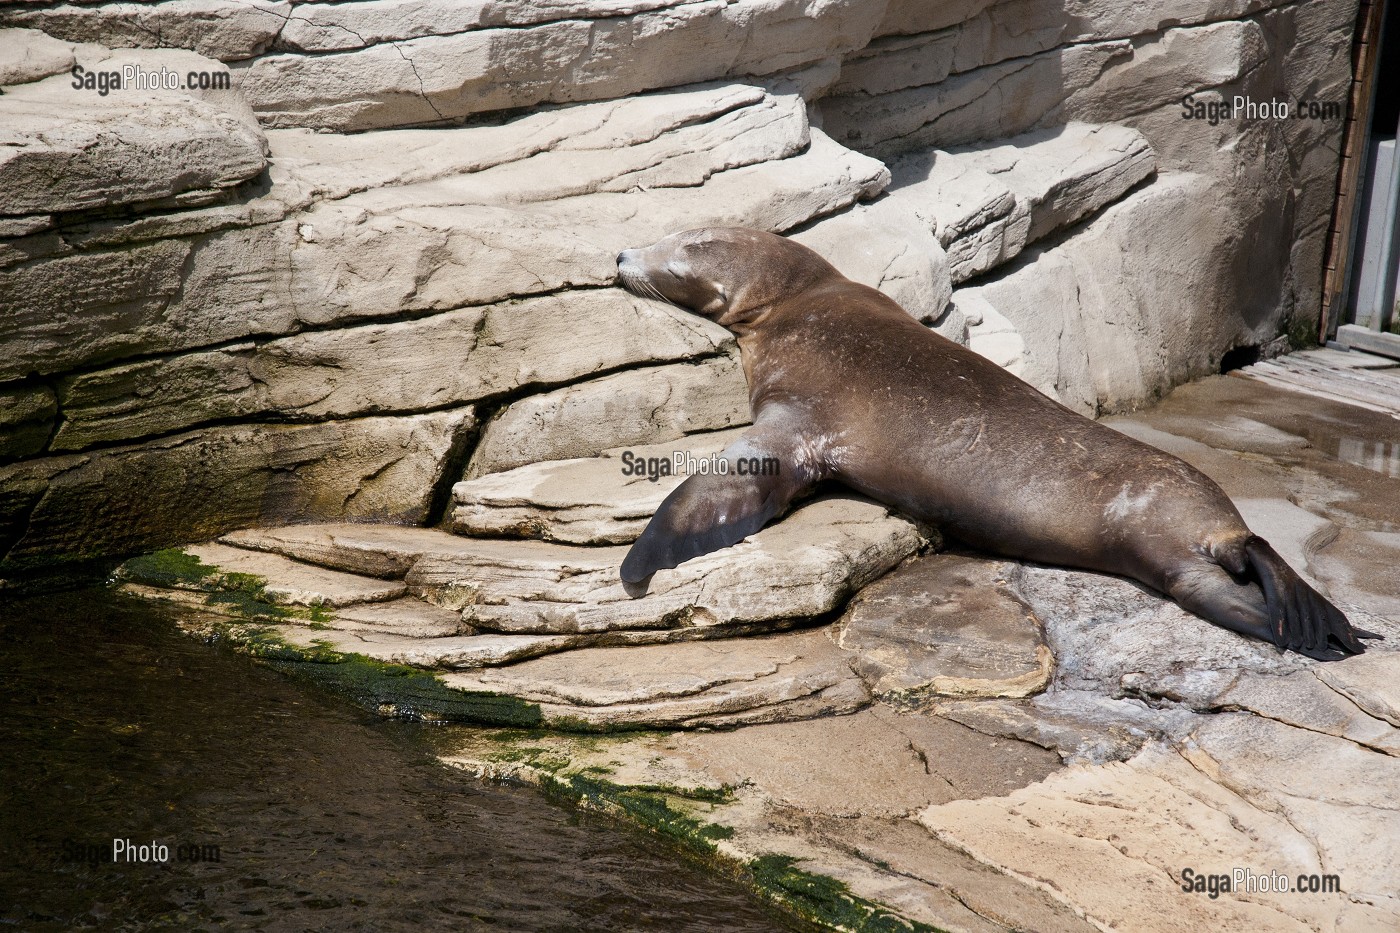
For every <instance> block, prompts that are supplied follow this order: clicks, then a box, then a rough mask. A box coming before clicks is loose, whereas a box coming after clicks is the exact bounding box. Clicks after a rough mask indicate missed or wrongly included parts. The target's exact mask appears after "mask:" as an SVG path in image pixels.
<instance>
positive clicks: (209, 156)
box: [0, 30, 267, 215]
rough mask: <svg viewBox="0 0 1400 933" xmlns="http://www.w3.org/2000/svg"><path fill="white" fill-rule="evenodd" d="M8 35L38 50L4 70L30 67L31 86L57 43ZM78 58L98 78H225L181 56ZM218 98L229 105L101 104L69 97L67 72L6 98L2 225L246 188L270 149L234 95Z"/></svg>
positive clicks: (170, 96)
mask: <svg viewBox="0 0 1400 933" xmlns="http://www.w3.org/2000/svg"><path fill="white" fill-rule="evenodd" d="M4 34H5V35H4V38H5V40H6V41H7V42H9V41H18V42H19V43H20V45H22V46H31V45H32V46H33V48H34V49H35V57H34V58H33V59H25V61H20V62H15V63H13V64H11V65H10V66H9V68H8V69H6V70H9V71H14V70H16V69H17V70H18V71H20V72H24V71H25V70H26V68H27V67H30V66H32V68H31V70H30V73H29V74H28V76H29V77H37V76H38V74H37V73H43V72H47V71H50V70H51V69H52V68H53V63H52V62H50V63H48V64H45V60H48V59H52V58H53V56H54V55H55V54H56V53H57V52H58V51H59V50H57V49H56V48H55V47H54V43H53V40H51V39H49V38H48V37H47V36H43V35H42V34H38V33H34V32H33V31H32V30H4ZM16 36H19V37H20V38H19V39H18V40H16ZM83 51H84V54H83V56H82V60H81V61H80V62H79V64H81V65H82V66H83V67H84V68H85V69H86V70H87V71H88V72H90V73H98V72H100V73H101V74H102V75H103V77H104V78H105V77H107V76H108V75H109V74H110V73H113V72H116V73H120V71H121V69H122V68H123V66H126V65H135V66H137V67H139V68H140V69H141V70H142V72H150V71H156V72H158V71H159V69H160V68H162V67H164V68H167V69H169V70H170V71H173V72H176V73H178V74H179V75H181V76H183V75H185V74H186V73H187V72H191V71H203V72H210V73H224V74H227V69H226V68H225V67H224V66H223V65H221V64H219V63H218V62H215V61H212V60H210V59H207V58H204V57H202V56H200V55H196V54H195V53H193V52H186V51H182V50H170V49H162V50H151V51H146V52H141V53H133V52H130V51H127V50H122V51H115V52H113V51H108V50H105V49H101V48H99V47H92V46H88V47H86V48H85V49H84V50H83ZM9 54H10V55H13V54H14V53H13V52H10V53H9ZM21 57H23V56H21ZM68 57H69V61H70V62H71V61H72V54H71V53H69V54H68ZM25 62H27V63H28V64H27V65H26V64H25ZM4 67H5V66H4V65H3V63H0V68H4ZM35 72H37V73H35ZM19 76H21V77H23V76H25V75H23V74H21V75H19ZM222 93H223V94H225V95H228V97H226V98H220V97H218V96H215V95H212V94H211V95H207V96H208V97H209V99H208V100H201V99H199V97H200V95H199V94H198V92H190V93H185V92H183V91H174V90H164V89H161V90H151V91H148V90H145V89H140V90H138V89H137V88H136V87H134V86H133V87H126V88H119V89H117V90H115V91H110V92H109V93H106V94H99V93H98V91H97V90H96V89H93V90H84V89H76V88H74V87H73V78H72V77H71V75H70V74H68V73H67V72H66V70H65V71H64V73H62V74H55V75H53V76H52V77H47V78H43V79H42V80H38V81H31V82H30V83H26V84H19V85H17V86H13V87H9V88H7V89H6V90H5V94H4V95H3V100H0V215H25V214H54V213H61V212H64V211H74V210H84V209H88V208H97V207H103V208H107V207H111V206H113V205H118V204H130V203H133V202H148V201H158V200H160V199H163V198H170V197H173V196H177V195H185V194H187V193H189V192H196V191H206V192H207V191H215V190H219V189H224V188H228V187H231V186H233V185H236V184H238V183H239V182H242V181H246V180H248V179H250V178H252V177H253V176H255V175H257V174H259V173H260V172H262V170H263V168H264V167H265V166H266V164H267V159H266V156H265V149H266V146H267V143H266V140H265V139H264V137H263V134H262V131H261V130H260V129H259V127H258V125H257V123H256V122H255V121H254V120H252V119H251V114H246V111H245V112H244V113H240V112H239V110H240V109H241V108H242V107H243V106H245V105H241V103H235V102H234V100H236V99H231V98H232V93H233V92H231V91H225V92H222Z"/></svg>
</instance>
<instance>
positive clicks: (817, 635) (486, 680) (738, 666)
mask: <svg viewBox="0 0 1400 933" xmlns="http://www.w3.org/2000/svg"><path fill="white" fill-rule="evenodd" d="M443 682H444V683H446V684H447V685H448V686H450V687H453V688H455V689H459V690H466V691H472V692H486V693H496V694H504V695H507V696H512V697H515V698H517V699H521V700H525V701H527V702H531V703H538V704H539V705H540V708H541V710H542V711H543V712H544V714H545V719H546V722H556V723H568V722H570V721H581V722H583V723H586V724H588V725H592V726H638V727H640V726H648V727H652V726H680V727H687V726H698V725H707V724H715V723H724V724H730V725H733V724H737V723H739V722H755V721H772V720H779V719H786V718H789V717H793V716H797V717H803V718H805V717H807V716H812V715H819V714H830V713H839V712H849V711H850V710H852V709H856V708H858V707H860V706H863V705H864V704H865V703H867V702H868V701H869V694H868V693H866V691H865V689H864V688H863V686H862V685H861V683H860V681H859V679H858V678H857V677H856V676H855V674H854V673H853V672H852V671H851V669H850V666H849V665H848V664H847V662H846V659H845V657H844V656H843V655H842V653H841V652H840V651H838V650H837V649H836V648H835V646H833V645H832V644H831V641H830V639H829V638H827V636H826V633H825V632H824V631H804V632H793V633H788V634H783V635H775V636H770V637H767V638H743V639H724V640H717V641H698V642H689V643H684V644H675V645H656V646H649V647H627V648H585V649H581V650H578V651H571V652H568V653H565V654H558V655H553V656H550V657H546V658H541V659H539V660H535V661H526V662H522V663H519V664H513V665H510V666H509V667H504V668H496V669H491V670H483V671H479V672H476V673H473V674H448V675H444V677H443Z"/></svg>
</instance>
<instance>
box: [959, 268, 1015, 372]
mask: <svg viewBox="0 0 1400 933" xmlns="http://www.w3.org/2000/svg"><path fill="white" fill-rule="evenodd" d="M952 307H953V308H954V309H955V310H956V311H957V312H958V314H959V315H960V316H961V317H962V318H963V320H964V321H966V324H965V325H964V326H965V327H966V339H965V342H966V344H967V348H968V349H969V350H971V351H972V352H974V353H977V354H980V355H982V356H985V357H986V358H987V359H989V360H991V361H992V362H993V363H996V364H997V365H998V366H1000V367H1001V368H1002V369H1004V370H1006V371H1007V372H1009V373H1011V375H1013V376H1016V377H1017V378H1020V379H1024V378H1025V369H1026V341H1025V338H1023V337H1022V336H1021V334H1020V333H1019V332H1018V331H1017V330H1016V325H1014V324H1012V323H1011V322H1010V321H1008V320H1007V319H1006V318H1005V317H1004V316H1003V315H1002V313H1001V312H1000V311H998V310H997V309H996V308H993V307H992V304H991V302H989V301H988V300H987V299H986V298H985V297H983V296H982V295H981V294H980V293H978V292H977V290H976V289H972V288H970V289H966V290H963V291H958V292H954V293H953V302H952Z"/></svg>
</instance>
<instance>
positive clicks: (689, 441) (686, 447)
mask: <svg viewBox="0 0 1400 933" xmlns="http://www.w3.org/2000/svg"><path fill="white" fill-rule="evenodd" d="M742 433H743V432H742V430H739V429H735V430H729V431H716V432H713V433H708V434H692V435H689V436H687V437H682V438H678V439H676V440H674V441H666V442H663V443H660V444H650V445H640V446H635V447H629V448H621V449H616V450H605V451H603V452H602V453H601V454H599V455H598V456H596V457H582V458H578V459H573V460H546V461H541V462H539V463H530V464H526V465H525V466H521V467H516V468H515V469H513V470H506V471H504V472H500V473H487V474H485V475H483V476H480V477H478V478H476V479H470V480H466V481H464V482H461V483H458V484H457V485H456V486H454V487H452V498H453V501H454V502H455V503H456V508H455V509H454V511H453V513H452V530H453V531H455V532H457V533H458V534H464V535H484V536H488V537H523V538H540V539H542V540H545V541H559V542H563V543H566V544H625V543H626V542H629V541H633V540H635V539H636V537H637V535H639V534H641V532H642V529H643V528H645V527H646V525H647V522H649V521H650V520H651V517H652V515H654V514H655V513H656V510H657V508H658V507H659V506H660V505H661V500H662V499H664V498H666V496H667V495H668V494H669V493H670V492H671V490H673V489H675V488H676V487H677V486H678V485H680V483H681V482H682V480H684V479H685V476H684V475H683V474H682V473H679V472H673V473H670V474H668V475H664V476H663V475H661V469H662V468H661V466H660V464H659V463H657V464H656V469H655V474H656V475H655V477H654V478H653V477H652V476H651V475H648V474H647V473H645V472H643V473H640V474H633V473H627V474H624V472H623V471H624V470H627V469H632V468H630V467H629V466H628V465H627V463H626V462H625V461H624V460H623V455H624V454H631V455H632V456H633V457H635V458H637V459H636V460H635V461H633V462H634V463H639V464H641V466H642V467H643V468H646V466H647V464H648V462H649V461H662V460H664V461H666V467H667V468H670V467H671V466H672V465H673V463H674V461H673V459H672V457H673V455H674V454H675V453H677V452H681V453H683V454H689V455H691V456H692V457H697V458H698V457H705V456H709V455H712V454H717V453H719V452H720V451H722V450H724V449H725V448H726V447H728V446H729V445H730V444H731V443H733V442H734V441H735V440H736V439H737V438H738V437H739V435H740V434H742Z"/></svg>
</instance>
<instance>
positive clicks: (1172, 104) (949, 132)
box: [821, 0, 1327, 169]
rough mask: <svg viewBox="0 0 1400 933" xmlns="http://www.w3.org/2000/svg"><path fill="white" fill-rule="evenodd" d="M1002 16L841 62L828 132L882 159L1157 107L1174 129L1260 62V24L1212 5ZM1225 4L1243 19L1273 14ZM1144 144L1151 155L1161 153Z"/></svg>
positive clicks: (908, 38) (1202, 0)
mask: <svg viewBox="0 0 1400 933" xmlns="http://www.w3.org/2000/svg"><path fill="white" fill-rule="evenodd" d="M1003 5H1010V6H1013V7H1014V11H1013V10H1005V9H998V8H997V6H993V5H991V4H980V6H983V7H991V8H990V9H986V10H985V11H982V10H978V11H974V12H977V13H980V15H978V16H976V17H975V18H974V19H971V20H969V21H966V22H960V23H959V24H958V25H956V26H954V27H953V28H950V29H947V30H945V31H935V30H928V31H919V32H920V34H918V35H899V36H894V37H890V38H885V39H878V40H876V42H875V43H872V46H871V47H869V48H867V49H865V50H863V51H861V52H859V53H856V54H855V55H853V56H848V58H847V60H846V64H845V65H844V66H843V69H842V76H841V80H840V82H839V83H838V84H837V85H836V93H835V94H833V96H831V97H829V98H827V99H825V100H823V101H822V102H821V109H822V113H823V117H824V125H825V126H826V128H827V130H828V131H829V132H831V133H832V135H833V136H835V137H836V138H837V139H838V140H840V141H842V142H845V143H847V144H849V145H854V146H858V147H859V148H861V149H862V150H863V151H868V152H871V153H873V154H876V155H881V156H886V155H891V154H894V153H899V152H908V151H910V150H916V149H918V148H920V147H921V146H929V145H937V146H941V147H947V146H956V145H961V144H964V143H969V142H974V141H977V140H985V139H997V138H999V137H1004V136H1011V135H1015V134H1017V133H1021V132H1024V131H1026V130H1029V129H1033V128H1035V127H1050V126H1054V125H1056V124H1060V123H1064V122H1066V121H1067V120H1070V119H1078V120H1090V121H1095V122H1110V121H1122V120H1125V119H1129V118H1132V117H1135V116H1137V115H1139V114H1143V113H1145V112H1147V111H1149V110H1152V109H1155V108H1162V109H1163V111H1164V112H1165V111H1167V110H1170V111H1171V112H1172V113H1171V115H1172V116H1175V117H1176V118H1177V124H1178V126H1180V123H1181V121H1180V119H1179V118H1180V106H1179V102H1180V100H1181V98H1182V97H1183V96H1184V95H1185V94H1187V93H1190V92H1195V91H1200V90H1202V89H1209V88H1217V87H1220V86H1222V85H1229V84H1230V82H1232V81H1235V80H1238V79H1241V78H1243V77H1245V76H1247V75H1249V74H1250V73H1251V72H1253V71H1254V70H1255V69H1257V68H1258V66H1259V65H1260V62H1261V60H1262V59H1261V53H1262V50H1263V42H1262V34H1261V31H1260V25H1259V20H1251V19H1246V20H1243V21H1241V22H1231V21H1230V19H1229V16H1230V14H1229V13H1228V12H1226V11H1223V10H1221V9H1220V4H1218V3H1215V2H1213V0H1183V2H1181V3H1172V4H1168V5H1166V6H1162V5H1151V6H1149V5H1142V4H1139V5H1137V6H1133V5H1125V4H1112V3H1101V2H1095V0H1090V2H1087V3H1082V4H1073V5H1071V7H1065V8H1059V7H1050V6H1043V7H1035V8H1034V9H1030V8H1027V6H1026V4H1024V3H1019V2H1016V0H1009V2H1008V3H1007V4H1002V5H998V6H1003ZM1229 5H1230V6H1232V7H1234V8H1236V9H1237V10H1238V11H1239V14H1237V15H1240V14H1247V13H1249V12H1253V11H1257V10H1259V9H1264V8H1267V7H1270V6H1278V5H1280V4H1277V3H1272V2H1258V0H1234V2H1232V3H1231V4H1229ZM1285 9H1286V7H1285ZM1222 14H1223V15H1222ZM1266 15H1267V14H1266ZM1222 19H1224V20H1225V21H1224V22H1221V21H1220V20H1222ZM1273 28H1275V29H1277V32H1278V34H1285V33H1288V31H1289V27H1287V26H1281V27H1273ZM892 31H893V32H897V33H904V32H907V31H908V30H903V29H899V30H892ZM1320 46H1321V43H1320ZM1315 57H1316V58H1317V59H1325V58H1327V53H1326V52H1323V53H1321V54H1318V55H1316V56H1315ZM1313 87H1314V88H1315V85H1314V86H1313ZM1300 93H1303V92H1301V91H1300ZM993 102H995V103H993ZM1168 105H1169V106H1168ZM1162 129H1163V130H1166V127H1165V126H1163V127H1162ZM1187 129H1190V130H1193V132H1194V128H1190V127H1188V128H1187ZM1148 135H1149V138H1150V139H1151V141H1152V143H1153V144H1154V145H1159V144H1161V143H1166V142H1168V139H1167V138H1166V137H1165V136H1163V135H1161V134H1157V133H1149V134H1148ZM1173 167H1177V168H1184V167H1186V164H1185V163H1181V162H1178V163H1175V164H1174V166H1173ZM1193 167H1195V168H1197V169H1199V166H1193Z"/></svg>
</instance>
